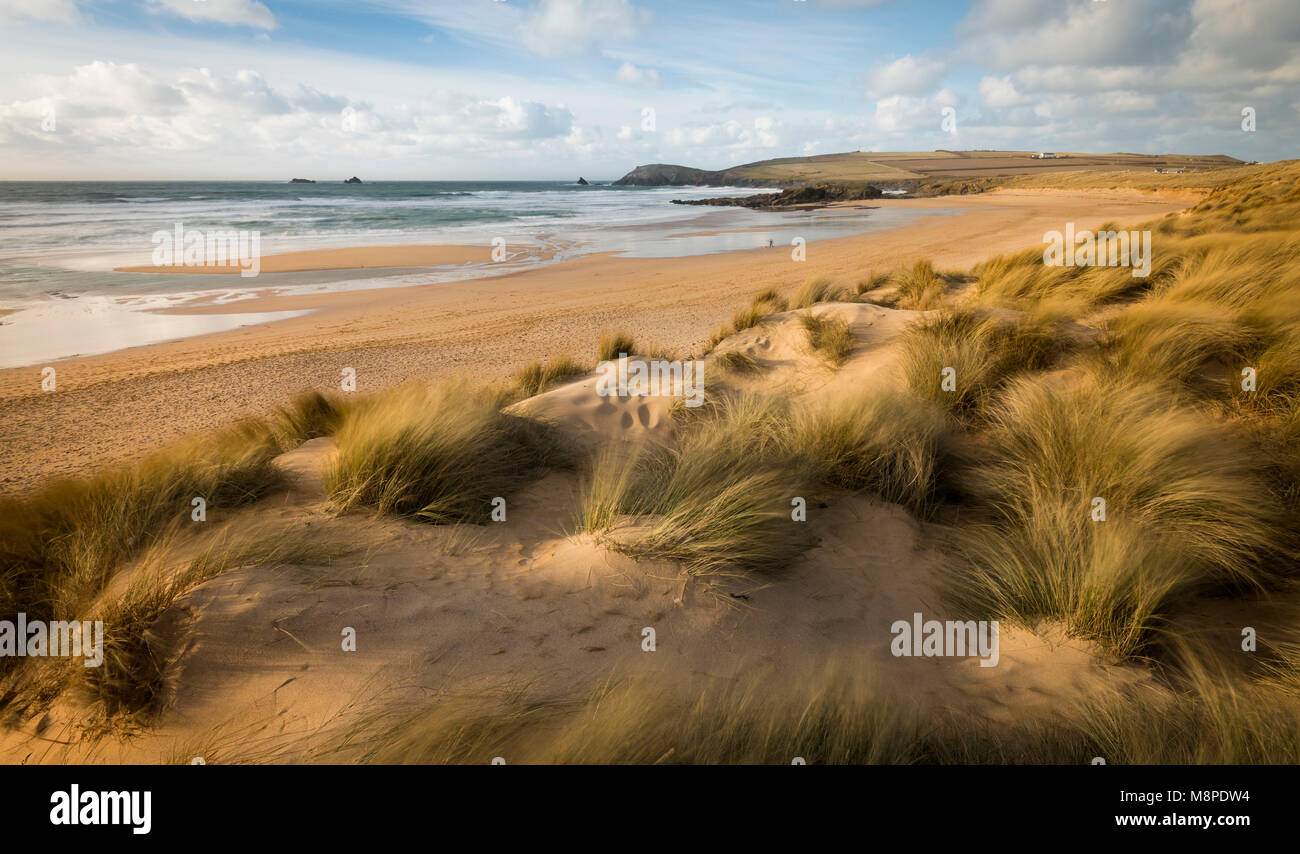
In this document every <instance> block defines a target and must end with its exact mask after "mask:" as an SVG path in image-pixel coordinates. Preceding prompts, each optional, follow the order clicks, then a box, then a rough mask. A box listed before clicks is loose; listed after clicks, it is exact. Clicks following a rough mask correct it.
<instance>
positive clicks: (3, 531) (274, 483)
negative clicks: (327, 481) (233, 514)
mask: <svg viewBox="0 0 1300 854" xmlns="http://www.w3.org/2000/svg"><path fill="white" fill-rule="evenodd" d="M280 446H281V438H279V437H277V434H276V433H275V432H274V431H272V430H270V429H268V427H267V425H266V424H264V423H261V422H249V423H245V424H240V425H237V426H235V427H233V428H230V429H228V430H225V431H223V432H221V433H218V434H216V435H214V436H212V437H206V438H196V439H193V440H189V441H185V442H182V443H179V444H177V445H175V446H172V447H169V448H166V449H164V450H161V451H157V452H155V453H153V454H150V455H149V456H147V457H145V458H144V459H142V460H141V461H140V462H138V463H135V464H131V465H124V466H119V467H115V468H111V469H107V470H105V471H102V472H100V473H98V474H96V475H94V476H92V477H90V478H86V479H82V480H66V481H61V482H56V483H53V484H50V485H49V486H46V487H45V488H43V489H40V490H38V491H37V492H35V493H33V494H31V495H28V496H24V497H20V498H8V499H5V500H3V501H0V614H14V613H17V612H20V611H21V612H25V613H26V614H27V615H28V617H29V618H30V619H33V620H35V619H42V620H47V619H64V618H66V617H67V615H68V614H69V613H71V612H74V611H75V610H76V609H77V608H79V607H80V605H81V604H82V603H84V602H85V601H86V600H87V599H88V598H91V597H93V596H95V595H97V594H98V593H99V591H100V590H102V589H103V587H104V585H105V584H106V583H107V582H108V580H109V579H110V578H111V577H112V576H113V574H114V573H115V572H116V571H117V568H118V566H119V565H120V564H121V563H122V562H123V561H124V560H126V559H127V558H129V557H130V556H131V555H133V554H135V553H136V552H138V551H139V550H140V549H143V548H145V547H146V546H148V545H149V544H150V543H151V542H152V541H153V540H154V539H155V538H156V537H157V536H158V535H159V533H160V532H161V531H163V530H164V529H165V528H167V526H169V525H171V524H173V523H176V522H177V521H179V520H185V521H188V520H189V519H190V515H191V512H192V511H193V508H194V504H193V501H194V499H195V498H202V499H203V500H204V502H206V508H207V512H208V513H212V512H213V511H220V510H223V509H229V508H233V507H239V506H243V505H246V504H249V503H251V502H253V501H255V500H257V499H258V498H261V497H262V496H264V495H266V494H267V493H269V492H270V491H271V490H273V489H275V488H277V487H279V486H280V485H281V484H282V483H283V476H282V474H281V472H280V470H279V469H277V468H276V467H275V465H274V464H273V463H272V460H273V459H274V457H275V456H277V455H278V454H279V453H280ZM9 661H12V659H7V660H6V663H8V662H9Z"/></svg>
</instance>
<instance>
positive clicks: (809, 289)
mask: <svg viewBox="0 0 1300 854" xmlns="http://www.w3.org/2000/svg"><path fill="white" fill-rule="evenodd" d="M843 298H844V291H843V289H842V288H838V287H836V286H835V284H834V283H833V282H831V280H830V279H828V278H826V277H825V276H814V277H812V278H810V279H807V280H806V281H805V282H804V283H803V284H802V285H800V286H799V289H798V290H797V291H795V292H794V297H792V298H791V300H790V308H795V309H797V308H811V307H812V306H813V305H815V304H816V303H819V302H837V301H839V300H841V299H843Z"/></svg>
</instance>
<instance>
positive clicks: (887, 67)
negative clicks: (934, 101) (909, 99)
mask: <svg viewBox="0 0 1300 854" xmlns="http://www.w3.org/2000/svg"><path fill="white" fill-rule="evenodd" d="M943 75H944V64H943V63H942V62H940V61H939V60H937V59H932V58H927V57H920V58H918V57H915V56H912V55H911V54H908V55H907V56H904V57H900V58H899V59H896V60H894V61H893V62H889V63H886V64H884V65H880V66H877V67H876V68H875V69H874V70H873V71H872V72H871V80H870V85H869V87H868V91H869V94H870V95H871V96H872V97H873V98H885V97H888V96H890V95H923V94H926V93H927V92H932V91H934V88H935V87H936V86H938V85H939V81H940V80H942V79H943Z"/></svg>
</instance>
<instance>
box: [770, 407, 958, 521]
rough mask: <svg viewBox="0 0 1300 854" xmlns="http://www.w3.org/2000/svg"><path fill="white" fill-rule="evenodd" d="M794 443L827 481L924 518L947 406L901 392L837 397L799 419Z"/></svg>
mask: <svg viewBox="0 0 1300 854" xmlns="http://www.w3.org/2000/svg"><path fill="white" fill-rule="evenodd" d="M793 427H794V429H793V431H792V442H793V443H794V446H795V447H797V448H799V449H801V451H802V452H803V453H805V454H807V455H808V457H809V459H810V460H811V463H812V466H813V468H814V469H815V470H816V471H817V472H818V474H819V476H820V477H821V478H823V479H824V480H826V481H827V482H829V483H831V484H833V485H835V486H840V487H843V488H845V489H852V490H861V491H865V492H870V493H874V494H876V495H878V496H880V497H881V498H883V499H884V500H886V501H892V502H894V503H896V504H901V505H903V506H904V507H907V508H908V509H909V510H911V511H912V512H913V513H916V514H917V515H920V516H924V515H926V514H927V513H928V512H929V510H930V509H931V507H932V505H933V502H934V494H935V481H936V470H937V467H938V461H939V456H940V446H941V444H942V442H943V440H944V437H945V435H946V434H947V433H948V431H949V427H948V420H947V418H945V417H944V413H943V410H942V409H940V408H939V407H938V406H936V405H935V404H933V403H930V402H928V401H925V400H922V399H918V398H916V397H914V396H912V395H908V394H905V393H902V392H895V391H888V390H884V389H867V390H865V391H863V392H859V393H857V394H854V395H851V396H850V395H842V396H837V397H836V398H834V399H833V400H831V401H829V402H826V403H824V404H823V405H821V406H820V407H817V408H815V409H803V410H800V412H799V414H798V415H796V416H795V419H794V425H793Z"/></svg>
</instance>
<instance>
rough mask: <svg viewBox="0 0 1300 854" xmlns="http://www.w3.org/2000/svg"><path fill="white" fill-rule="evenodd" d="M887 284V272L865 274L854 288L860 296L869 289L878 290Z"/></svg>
mask: <svg viewBox="0 0 1300 854" xmlns="http://www.w3.org/2000/svg"><path fill="white" fill-rule="evenodd" d="M887 284H889V274H888V273H876V274H874V275H873V274H870V273H869V274H867V277H866V278H864V279H861V280H859V281H858V284H857V286H856V288H855V290H856V292H857V295H858V296H862V295H863V294H865V293H868V292H869V291H874V290H878V289H880V288H883V287H884V286H885V285H887Z"/></svg>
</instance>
